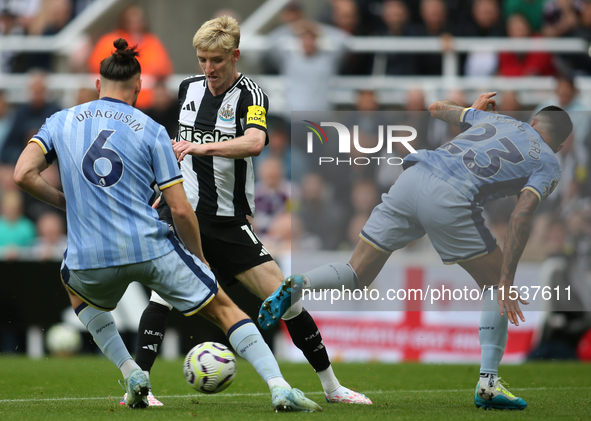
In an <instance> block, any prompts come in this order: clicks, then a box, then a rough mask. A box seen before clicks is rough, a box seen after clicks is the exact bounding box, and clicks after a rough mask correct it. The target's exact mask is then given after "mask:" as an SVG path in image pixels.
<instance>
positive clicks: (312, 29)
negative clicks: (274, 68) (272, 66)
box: [269, 20, 346, 120]
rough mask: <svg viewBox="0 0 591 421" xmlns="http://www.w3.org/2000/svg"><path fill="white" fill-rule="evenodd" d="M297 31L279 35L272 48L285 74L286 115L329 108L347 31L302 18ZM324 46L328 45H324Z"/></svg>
mask: <svg viewBox="0 0 591 421" xmlns="http://www.w3.org/2000/svg"><path fill="white" fill-rule="evenodd" d="M294 31H295V32H294V33H295V36H296V38H295V39H294V38H293V36H292V35H286V36H283V37H280V38H277V39H275V40H273V41H275V42H274V43H273V44H272V45H270V46H269V52H270V53H272V54H273V57H274V60H276V62H277V63H278V65H279V69H280V72H281V74H282V75H283V76H284V77H285V85H286V86H285V88H286V108H285V109H284V110H283V111H284V115H285V117H286V119H288V120H289V119H290V118H291V112H292V111H327V110H330V109H332V104H331V103H330V101H329V95H328V92H329V87H330V80H331V77H332V76H334V75H336V74H337V72H338V69H339V67H340V65H341V62H342V59H343V55H344V53H345V39H346V38H345V35H343V34H338V35H337V33H335V32H334V31H332V32H331V33H327V32H326V31H324V30H323V28H322V27H319V25H318V24H317V23H316V22H311V21H307V20H301V21H298V22H297V23H295V24H294ZM324 47H325V48H324Z"/></svg>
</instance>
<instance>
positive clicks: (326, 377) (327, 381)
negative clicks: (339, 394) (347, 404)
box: [316, 365, 341, 394]
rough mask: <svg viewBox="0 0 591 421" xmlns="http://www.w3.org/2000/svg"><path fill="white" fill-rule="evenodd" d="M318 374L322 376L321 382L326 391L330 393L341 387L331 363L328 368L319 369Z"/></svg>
mask: <svg viewBox="0 0 591 421" xmlns="http://www.w3.org/2000/svg"><path fill="white" fill-rule="evenodd" d="M316 374H318V377H320V382H321V383H322V388H323V389H324V392H325V393H327V394H330V393H332V392H334V391H335V390H337V389H338V388H339V387H341V384H340V383H339V381H338V380H337V377H336V376H335V375H334V372H333V371H332V366H331V365H329V366H328V368H327V369H326V370H322V371H318V372H316Z"/></svg>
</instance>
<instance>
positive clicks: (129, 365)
mask: <svg viewBox="0 0 591 421" xmlns="http://www.w3.org/2000/svg"><path fill="white" fill-rule="evenodd" d="M137 367H138V365H137V364H136V363H135V361H133V358H130V359H128V360H125V361H124V362H123V364H121V367H119V370H121V374H123V378H125V379H126V378H127V376H129V375H130V374H131V372H132V371H133V370H135V369H136V368H137Z"/></svg>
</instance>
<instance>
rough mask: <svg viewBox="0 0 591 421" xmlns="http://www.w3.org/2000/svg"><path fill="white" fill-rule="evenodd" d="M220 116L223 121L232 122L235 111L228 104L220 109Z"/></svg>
mask: <svg viewBox="0 0 591 421" xmlns="http://www.w3.org/2000/svg"><path fill="white" fill-rule="evenodd" d="M219 116H220V120H222V121H232V120H234V109H233V108H232V106H231V105H230V104H226V106H225V107H222V108H220V112H219Z"/></svg>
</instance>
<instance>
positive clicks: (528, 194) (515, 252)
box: [498, 190, 540, 326]
mask: <svg viewBox="0 0 591 421" xmlns="http://www.w3.org/2000/svg"><path fill="white" fill-rule="evenodd" d="M539 202H540V200H539V198H538V196H537V195H536V194H535V193H533V192H532V191H530V190H524V191H523V192H522V193H521V195H520V197H519V201H518V202H517V205H516V206H515V209H513V213H512V214H511V218H510V219H509V224H508V226H507V233H506V235H505V243H504V246H503V249H504V250H503V265H502V267H501V280H500V283H499V288H501V287H502V288H503V290H502V291H503V293H501V292H499V295H498V297H499V298H498V300H499V307H500V311H501V314H504V311H506V312H507V316H508V317H509V321H510V322H511V323H513V324H514V325H516V326H519V320H518V318H517V315H519V318H521V320H522V321H525V318H524V317H523V313H522V312H521V310H520V309H519V303H518V301H517V299H515V298H516V297H515V293H513V294H510V287H511V286H512V285H513V281H514V278H515V272H516V270H517V263H518V262H519V259H520V258H521V255H522V253H523V250H524V249H525V245H526V244H527V240H528V238H529V233H530V227H531V220H532V217H533V214H534V212H535V210H536V208H537V206H538V203H539ZM519 301H521V302H522V303H523V304H527V302H526V301H523V300H522V299H521V298H520V299H519Z"/></svg>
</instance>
